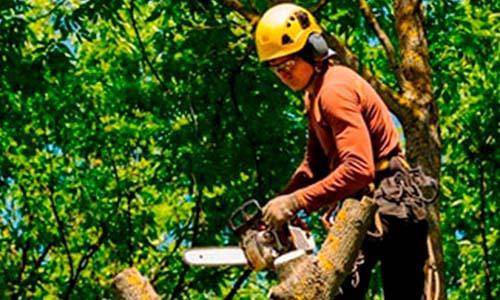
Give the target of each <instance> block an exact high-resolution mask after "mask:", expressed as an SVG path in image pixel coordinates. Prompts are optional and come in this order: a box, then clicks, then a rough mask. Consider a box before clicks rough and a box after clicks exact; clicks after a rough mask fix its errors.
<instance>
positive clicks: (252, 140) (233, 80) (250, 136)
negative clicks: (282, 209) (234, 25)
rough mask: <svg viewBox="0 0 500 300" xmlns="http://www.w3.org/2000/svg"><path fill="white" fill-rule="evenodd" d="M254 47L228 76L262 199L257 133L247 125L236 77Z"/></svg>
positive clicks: (230, 93)
mask: <svg viewBox="0 0 500 300" xmlns="http://www.w3.org/2000/svg"><path fill="white" fill-rule="evenodd" d="M253 49H254V47H253V46H250V47H248V49H247V50H246V52H245V54H244V55H243V57H242V58H240V59H239V60H238V64H237V66H236V68H234V70H233V71H232V72H231V73H230V75H229V78H228V85H229V97H230V98H231V102H232V103H233V108H234V111H235V113H236V116H237V118H238V119H239V120H241V121H242V122H241V125H240V128H241V130H242V132H243V135H244V136H245V138H246V139H247V141H248V143H249V144H250V147H251V150H252V153H253V156H254V160H255V172H256V177H257V188H258V198H259V199H262V198H263V197H264V194H265V193H264V182H263V178H262V176H261V174H262V172H261V159H260V155H259V153H258V145H257V141H256V140H255V135H253V134H251V133H249V129H248V127H247V126H246V124H248V122H247V121H246V118H245V115H244V114H243V112H242V111H241V109H240V106H239V103H238V97H237V95H238V93H237V91H236V78H237V77H238V75H239V74H240V73H241V68H242V67H243V65H244V64H245V62H246V61H247V60H248V58H249V57H250V54H251V53H252V51H253Z"/></svg>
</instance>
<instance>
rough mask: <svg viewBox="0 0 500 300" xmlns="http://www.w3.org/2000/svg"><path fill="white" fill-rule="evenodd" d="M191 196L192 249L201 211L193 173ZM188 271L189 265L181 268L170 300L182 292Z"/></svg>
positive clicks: (196, 236) (198, 192) (200, 197)
mask: <svg viewBox="0 0 500 300" xmlns="http://www.w3.org/2000/svg"><path fill="white" fill-rule="evenodd" d="M195 191H196V192H195ZM195 193H196V194H195ZM191 194H195V196H196V206H195V207H194V208H193V209H194V217H193V218H194V219H193V235H192V237H191V247H193V246H196V244H197V243H198V233H199V231H200V214H201V210H202V201H203V199H202V188H201V187H200V186H199V185H198V181H197V179H196V176H195V175H194V174H193V173H191ZM188 270H189V265H187V264H184V265H183V267H182V271H181V273H180V275H179V280H178V281H177V284H176V286H175V288H174V290H173V292H172V294H171V295H170V299H177V298H178V296H179V294H180V293H181V292H182V290H183V288H184V282H185V280H186V274H187V272H188Z"/></svg>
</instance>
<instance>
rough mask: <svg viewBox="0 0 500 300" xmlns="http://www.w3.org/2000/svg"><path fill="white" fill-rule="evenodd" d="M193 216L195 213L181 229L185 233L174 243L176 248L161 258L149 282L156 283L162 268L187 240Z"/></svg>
mask: <svg viewBox="0 0 500 300" xmlns="http://www.w3.org/2000/svg"><path fill="white" fill-rule="evenodd" d="M193 217H194V213H193V214H192V215H191V216H190V217H189V220H188V221H187V225H185V228H184V230H181V232H183V235H182V236H180V237H179V238H178V239H177V240H176V241H175V245H174V248H173V249H172V251H171V252H170V253H169V254H168V255H165V256H164V257H163V258H162V259H161V260H160V262H159V263H158V265H157V267H155V270H153V271H151V276H150V278H151V280H150V281H149V282H151V284H153V285H154V284H155V282H156V280H158V278H159V276H160V274H161V270H163V269H164V268H165V267H166V266H167V264H168V261H169V259H170V258H171V257H172V256H173V255H174V254H175V253H176V252H177V249H179V246H180V245H181V244H182V242H183V241H184V240H185V238H186V235H187V231H188V230H187V228H188V227H189V224H191V222H192V220H193Z"/></svg>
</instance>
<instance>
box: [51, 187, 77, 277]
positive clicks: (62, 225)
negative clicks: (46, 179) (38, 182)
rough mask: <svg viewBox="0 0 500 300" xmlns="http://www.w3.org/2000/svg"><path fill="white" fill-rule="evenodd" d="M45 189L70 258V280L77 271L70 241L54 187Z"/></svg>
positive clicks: (67, 255) (65, 249)
mask: <svg viewBox="0 0 500 300" xmlns="http://www.w3.org/2000/svg"><path fill="white" fill-rule="evenodd" d="M45 188H46V190H47V192H48V194H49V200H50V208H51V210H52V214H53V215H54V218H55V219H56V224H57V231H58V232H59V235H60V239H61V242H62V244H63V246H64V251H65V252H66V257H67V258H68V264H69V270H70V278H72V277H73V275H74V273H75V270H74V267H73V256H72V255H71V251H70V250H69V246H68V241H67V240H66V233H65V232H64V224H63V222H62V221H61V218H60V217H59V214H58V212H57V208H56V202H55V199H54V190H53V186H52V185H50V186H46V187H45Z"/></svg>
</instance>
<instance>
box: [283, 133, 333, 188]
mask: <svg viewBox="0 0 500 300" xmlns="http://www.w3.org/2000/svg"><path fill="white" fill-rule="evenodd" d="M322 151H323V150H322V149H321V146H320V144H319V141H318V139H317V137H316V135H315V133H314V131H313V130H312V128H311V125H309V129H308V136H307V146H306V150H305V154H304V159H303V160H302V162H301V163H300V165H299V166H298V168H297V170H296V171H295V173H294V174H293V175H292V177H291V178H290V180H289V181H288V184H287V186H286V187H285V188H284V189H283V191H282V192H281V193H280V194H282V195H284V194H289V193H293V192H295V191H296V190H298V189H300V188H303V187H305V186H307V185H310V184H312V183H313V182H315V181H317V180H318V179H320V178H321V177H324V176H325V175H326V174H325V173H326V166H327V163H326V157H325V155H324V154H323V152H322Z"/></svg>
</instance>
